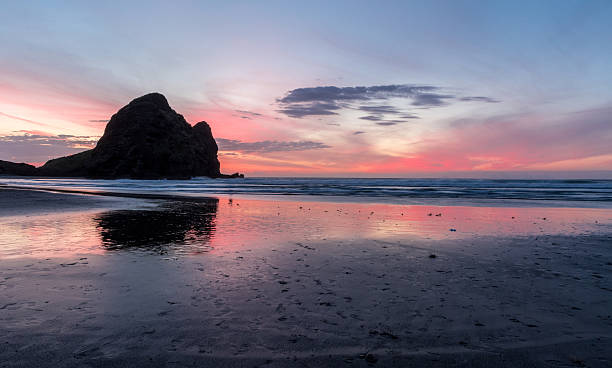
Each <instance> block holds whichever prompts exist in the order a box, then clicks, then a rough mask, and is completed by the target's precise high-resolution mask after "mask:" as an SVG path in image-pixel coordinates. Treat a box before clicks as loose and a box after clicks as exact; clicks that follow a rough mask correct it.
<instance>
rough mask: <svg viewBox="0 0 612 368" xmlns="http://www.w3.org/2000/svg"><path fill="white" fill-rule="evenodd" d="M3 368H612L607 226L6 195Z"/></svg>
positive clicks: (0, 304)
mask: <svg viewBox="0 0 612 368" xmlns="http://www.w3.org/2000/svg"><path fill="white" fill-rule="evenodd" d="M0 204H2V206H1V207H0V366H1V367H29V366H37V367H38V366H54V367H81V366H95V367H128V366H130V367H134V366H147V367H156V366H177V367H181V366H190V367H191V366H215V367H223V366H228V367H242V366H244V367H254V366H262V367H293V366H301V367H327V366H328V367H342V366H364V367H366V366H377V367H379V366H380V367H387V366H432V367H446V366H449V367H450V366H466V367H490V366H493V365H495V366H500V367H515V366H523V367H529V366H534V367H540V366H549V367H573V366H575V367H581V366H588V367H609V366H611V365H612V353H611V352H612V210H610V209H601V208H549V207H525V208H520V207H503V206H497V207H484V206H479V207H469V206H426V205H423V206H407V205H401V206H400V205H390V204H376V203H341V202H329V201H326V202H322V201H309V202H306V201H303V202H297V201H291V200H283V201H277V200H271V199H266V200H253V199H244V198H237V197H234V198H229V197H219V198H213V199H210V200H208V201H199V202H193V201H188V200H184V201H180V200H161V199H138V198H113V197H100V196H90V195H82V194H79V195H77V194H68V193H51V192H44V191H34V190H8V189H0Z"/></svg>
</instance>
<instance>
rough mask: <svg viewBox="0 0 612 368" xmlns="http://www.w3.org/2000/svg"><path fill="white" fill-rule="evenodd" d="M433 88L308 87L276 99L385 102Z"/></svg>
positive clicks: (401, 85)
mask: <svg viewBox="0 0 612 368" xmlns="http://www.w3.org/2000/svg"><path fill="white" fill-rule="evenodd" d="M438 89H439V88H438V87H434V86H418V85H409V84H393V85H387V86H371V87H336V86H326V87H308V88H297V89H294V90H292V91H289V92H288V93H287V95H285V97H283V98H280V99H278V102H279V103H281V104H293V103H304V102H330V103H331V102H338V101H367V100H385V99H389V98H392V97H413V96H417V95H419V94H422V93H431V92H433V91H436V90H438Z"/></svg>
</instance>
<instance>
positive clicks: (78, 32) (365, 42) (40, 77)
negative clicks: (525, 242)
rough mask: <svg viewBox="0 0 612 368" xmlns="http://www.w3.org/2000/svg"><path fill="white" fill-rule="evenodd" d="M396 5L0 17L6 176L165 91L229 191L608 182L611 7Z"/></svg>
mask: <svg viewBox="0 0 612 368" xmlns="http://www.w3.org/2000/svg"><path fill="white" fill-rule="evenodd" d="M349 5H350V6H349ZM388 5H389V6H384V7H383V6H377V5H376V4H368V3H364V4H360V5H355V4H354V3H353V2H346V3H342V2H335V3H334V4H328V3H325V4H316V3H312V2H308V3H305V4H278V3H277V4H272V3H266V4H261V3H258V4H254V3H253V4H250V3H246V4H241V3H240V4H238V3H236V4H225V3H218V4H210V3H207V4H206V5H203V4H199V3H193V4H186V3H181V5H180V6H172V8H171V9H169V8H168V7H169V6H170V5H165V4H157V5H151V4H147V6H143V5H142V4H138V2H135V3H132V2H130V3H129V4H120V5H119V4H103V3H100V4H91V3H87V4H85V3H83V4H81V3H73V4H71V5H70V6H67V5H63V6H61V5H57V4H54V5H51V4H38V3H35V2H13V3H12V4H3V5H2V12H1V13H2V14H11V15H12V16H9V17H5V19H3V21H2V22H0V30H2V31H3V32H2V33H1V34H3V35H10V37H9V36H6V37H3V38H2V45H3V47H2V48H0V70H2V73H0V160H10V161H20V162H30V163H35V164H41V163H44V162H45V161H46V160H48V159H50V158H54V157H58V156H62V155H67V154H72V153H75V152H79V151H82V150H84V149H86V148H89V147H91V145H92V144H93V142H95V140H96V139H97V138H98V137H99V136H101V135H102V133H103V130H104V127H105V125H106V121H107V120H108V119H109V118H110V117H111V115H112V114H113V113H115V112H116V111H117V109H118V108H120V107H121V106H123V105H125V104H126V103H128V102H129V101H130V100H131V99H133V98H135V97H137V96H140V95H143V94H145V93H149V92H152V91H158V92H162V93H164V94H165V95H166V96H167V97H168V100H169V102H170V104H171V105H172V107H173V108H174V109H175V110H177V111H178V112H179V113H181V114H184V115H185V118H186V119H187V121H188V122H190V123H191V124H195V123H197V122H199V121H201V120H205V121H207V122H209V123H210V125H211V127H212V130H213V134H214V136H215V137H216V138H217V139H218V143H219V146H220V148H221V150H220V156H219V158H220V161H221V168H222V171H224V172H227V173H231V172H236V171H239V172H245V173H246V174H247V175H248V176H378V177H380V176H400V177H404V176H418V177H423V176H455V177H456V176H460V177H465V176H475V177H482V176H498V177H499V176H508V175H510V176H513V177H525V176H530V175H531V174H524V173H520V172H525V171H531V172H538V173H540V174H538V175H553V174H546V173H543V172H550V171H555V172H557V174H554V175H553V176H555V177H565V176H582V177H593V176H597V177H610V173H609V171H610V170H612V151H611V149H610V144H609V142H610V141H611V140H612V124H610V120H609V117H610V116H611V115H612V105H610V101H611V97H612V89H611V88H612V87H611V86H612V79H611V78H612V70H611V69H610V65H612V64H611V63H610V62H609V60H611V58H612V51H610V48H609V47H608V45H609V44H611V43H612V28H611V27H612V25H611V23H610V22H609V19H610V18H611V17H612V5H611V4H610V3H609V2H606V1H603V2H599V1H590V2H564V3H563V4H558V3H557V2H546V1H543V2H531V3H516V4H515V3H513V2H505V3H502V2H468V3H464V2H447V3H445V4H433V3H427V2H424V3H412V2H403V1H400V2H397V3H395V4H388ZM119 6H120V7H121V8H119ZM441 8H444V9H445V10H444V11H441ZM322 10H324V11H322ZM168 14H172V16H168ZM576 14H580V16H579V17H576ZM204 18H205V19H206V20H207V21H206V22H202V21H201V20H202V19H204ZM179 19H180V21H177V20H179ZM264 19H265V21H264ZM364 25H367V27H366V26H364ZM415 29H419V30H421V31H420V32H414V30H415ZM135 30H137V31H135ZM373 30H375V31H373ZM41 34H44V35H45V37H44V39H42V38H41V37H40V35H41ZM359 86H360V88H353V87H359ZM500 171H504V172H515V173H514V174H501V173H499V172H500ZM584 171H598V172H599V173H592V172H591V173H581V172H584ZM602 171H608V173H604V172H602ZM486 172H488V173H486Z"/></svg>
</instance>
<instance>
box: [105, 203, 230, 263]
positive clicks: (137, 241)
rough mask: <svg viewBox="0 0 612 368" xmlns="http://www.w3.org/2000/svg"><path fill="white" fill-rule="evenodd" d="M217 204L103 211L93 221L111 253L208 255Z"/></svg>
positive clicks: (166, 204) (168, 204) (181, 204)
mask: <svg viewBox="0 0 612 368" xmlns="http://www.w3.org/2000/svg"><path fill="white" fill-rule="evenodd" d="M218 202H219V201H218V200H217V199H211V200H210V201H207V202H203V203H202V202H200V203H194V202H166V203H163V204H160V205H159V206H158V207H155V208H153V209H150V210H146V209H139V210H116V211H109V212H104V213H102V214H100V215H98V216H97V217H95V218H94V221H95V222H96V227H97V228H98V230H99V231H100V236H101V237H102V245H103V246H104V247H105V248H106V249H109V250H112V249H142V250H149V251H155V252H160V253H164V252H165V251H167V250H170V249H171V248H175V249H173V250H181V251H184V252H188V253H192V252H193V253H199V252H206V251H208V250H210V246H209V245H208V243H209V241H210V239H211V238H212V237H213V235H214V232H215V217H216V214H217V205H218Z"/></svg>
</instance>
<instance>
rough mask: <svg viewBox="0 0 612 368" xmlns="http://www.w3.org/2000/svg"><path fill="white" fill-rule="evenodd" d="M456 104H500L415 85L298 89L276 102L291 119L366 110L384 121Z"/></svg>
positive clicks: (482, 97)
mask: <svg viewBox="0 0 612 368" xmlns="http://www.w3.org/2000/svg"><path fill="white" fill-rule="evenodd" d="M395 99H405V100H406V103H403V104H402V106H401V107H399V106H395V105H392V103H397V101H395ZM456 101H477V102H499V101H497V100H495V99H493V98H490V97H485V96H467V97H462V96H459V95H457V94H454V93H449V92H447V91H446V90H445V89H444V88H442V87H436V86H430V85H412V84H391V85H381V86H370V87H336V86H324V87H307V88H297V89H294V90H291V91H289V92H287V94H286V95H285V96H284V97H282V98H279V99H277V100H276V102H277V104H278V105H279V107H280V109H279V110H278V111H279V112H280V113H283V114H285V115H287V116H289V117H292V118H303V117H307V116H317V115H318V116H323V115H337V114H338V113H339V110H342V109H353V110H359V111H365V112H367V113H369V114H370V115H369V116H380V119H382V120H388V118H389V117H388V116H383V115H394V116H393V117H391V118H394V119H398V118H405V119H417V118H418V116H417V115H415V114H413V113H411V112H410V111H405V110H406V109H410V107H411V106H412V109H420V108H434V107H441V106H446V105H449V104H451V103H452V102H456ZM401 115H403V117H401ZM364 120H371V121H378V120H375V119H367V118H366V119H364ZM387 122H388V121H387Z"/></svg>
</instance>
